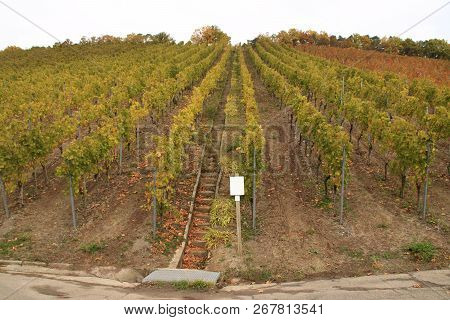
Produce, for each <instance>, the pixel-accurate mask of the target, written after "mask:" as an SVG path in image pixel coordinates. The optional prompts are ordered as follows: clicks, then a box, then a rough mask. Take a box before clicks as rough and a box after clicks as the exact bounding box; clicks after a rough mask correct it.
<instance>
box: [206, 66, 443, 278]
mask: <svg viewBox="0 0 450 320" xmlns="http://www.w3.org/2000/svg"><path fill="white" fill-rule="evenodd" d="M249 67H251V65H250V64H249ZM252 75H253V81H254V85H255V94H256V100H257V102H258V107H259V111H260V115H261V122H262V126H263V129H264V132H265V138H266V166H267V168H266V171H265V172H264V173H263V177H262V184H261V186H260V187H259V189H258V192H257V215H258V227H257V231H256V232H253V231H252V230H251V229H250V228H249V223H248V221H251V220H250V219H251V211H250V206H249V203H248V201H246V202H244V208H243V209H242V211H243V214H244V237H245V238H246V241H245V242H244V252H245V253H244V256H243V258H242V259H240V258H238V257H237V256H236V248H235V245H234V244H233V245H232V246H229V247H224V246H221V247H219V248H217V249H216V250H214V251H213V252H212V258H211V260H210V262H209V264H208V267H207V268H208V269H210V270H222V271H225V275H224V281H225V282H231V283H235V282H238V281H256V282H264V281H288V280H300V279H304V278H325V277H326V278H328V277H331V278H335V277H341V276H356V275H366V274H382V273H388V272H393V273H398V272H409V271H413V270H424V269H435V268H444V267H448V262H449V242H448V241H449V238H448V229H447V228H446V227H445V224H444V225H442V224H437V223H435V221H434V220H433V219H431V220H430V219H429V220H428V221H423V220H421V219H420V218H419V217H418V215H417V213H416V209H415V208H416V207H415V204H414V201H415V189H413V188H412V187H409V188H410V189H409V190H408V193H407V194H406V197H405V199H400V198H399V197H398V185H399V181H398V180H399V179H398V178H396V177H389V178H388V181H386V182H384V181H382V179H381V178H380V177H382V171H383V169H382V168H383V167H382V166H380V165H379V164H377V161H376V160H374V161H372V164H371V165H368V164H367V161H366V155H365V154H363V153H362V154H358V153H355V154H354V156H353V158H352V163H351V169H350V170H351V178H350V182H349V185H348V187H347V189H346V193H345V194H346V203H345V216H344V224H343V225H340V224H339V217H338V211H337V209H336V208H337V207H338V205H337V204H338V203H337V201H338V197H336V201H335V202H334V203H333V197H332V196H331V200H326V199H324V197H323V187H322V185H323V184H322V182H321V176H320V174H319V177H316V172H315V169H314V161H315V160H314V156H312V157H306V156H304V150H303V148H300V146H299V145H298V140H295V139H294V136H293V133H292V132H291V131H290V129H289V128H290V122H289V113H288V111H287V109H285V108H280V107H279V104H278V101H277V100H276V99H274V98H273V97H272V96H270V95H269V93H268V91H267V90H266V88H265V87H264V85H263V83H262V82H261V80H260V79H259V77H258V76H257V75H256V73H255V72H254V70H252ZM437 176H439V177H437ZM432 179H433V183H432V186H431V187H430V188H431V189H432V190H430V205H431V207H430V212H431V213H432V214H433V217H439V218H440V219H441V220H443V221H447V220H448V213H449V212H450V210H449V201H448V199H449V196H450V187H449V184H448V177H442V175H440V174H439V173H437V174H435V175H434V176H433V175H432ZM422 241H429V242H432V243H433V244H434V245H435V246H436V247H437V248H438V249H437V251H436V254H435V256H434V258H433V259H432V260H431V261H430V262H424V261H420V260H417V259H415V258H414V257H413V256H412V255H411V254H410V252H409V251H408V250H406V247H407V246H408V245H409V244H410V243H413V242H422Z"/></svg>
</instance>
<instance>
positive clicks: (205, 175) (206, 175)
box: [202, 170, 218, 179]
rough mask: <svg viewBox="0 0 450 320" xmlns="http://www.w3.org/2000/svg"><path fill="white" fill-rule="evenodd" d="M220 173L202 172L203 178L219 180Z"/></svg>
mask: <svg viewBox="0 0 450 320" xmlns="http://www.w3.org/2000/svg"><path fill="white" fill-rule="evenodd" d="M217 175H218V173H217V172H204V171H203V170H202V177H209V178H214V179H215V178H217Z"/></svg>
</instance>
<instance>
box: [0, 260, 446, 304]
mask: <svg viewBox="0 0 450 320" xmlns="http://www.w3.org/2000/svg"><path fill="white" fill-rule="evenodd" d="M449 298H450V270H449V269H447V270H431V271H420V272H413V273H408V274H406V273H405V274H389V275H375V276H365V277H354V278H342V279H334V280H312V281H300V282H290V283H282V284H260V285H236V286H227V287H224V288H222V289H217V290H212V291H208V292H198V291H193V290H184V291H179V290H175V289H172V288H157V287H144V286H141V285H139V284H132V283H124V282H119V281H116V280H111V279H103V278H98V277H96V276H94V275H92V274H89V273H87V272H84V271H69V270H61V269H53V268H47V267H43V266H29V265H12V264H8V265H0V299H3V300H4V299H303V300H305V299H449Z"/></svg>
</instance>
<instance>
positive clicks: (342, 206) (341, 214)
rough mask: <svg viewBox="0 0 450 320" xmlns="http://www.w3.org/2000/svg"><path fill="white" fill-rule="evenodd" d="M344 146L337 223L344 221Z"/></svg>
mask: <svg viewBox="0 0 450 320" xmlns="http://www.w3.org/2000/svg"><path fill="white" fill-rule="evenodd" d="M345 157H346V154H345V146H344V147H342V169H341V203H340V206H339V223H340V224H342V223H343V222H344V183H345Z"/></svg>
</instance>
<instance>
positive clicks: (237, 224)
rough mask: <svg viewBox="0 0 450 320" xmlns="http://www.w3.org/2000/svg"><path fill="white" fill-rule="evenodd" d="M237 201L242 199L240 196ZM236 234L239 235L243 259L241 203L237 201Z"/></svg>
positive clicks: (240, 254)
mask: <svg viewBox="0 0 450 320" xmlns="http://www.w3.org/2000/svg"><path fill="white" fill-rule="evenodd" d="M236 197H237V199H240V197H239V196H236ZM236 229H237V230H236V233H237V242H238V247H237V249H238V255H239V256H240V257H242V234H241V201H240V200H237V201H236Z"/></svg>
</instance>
